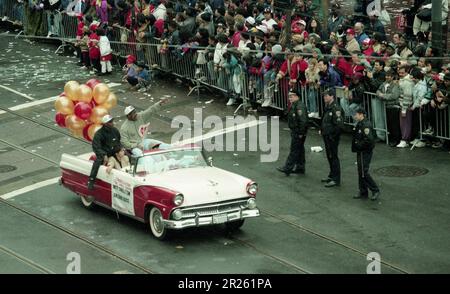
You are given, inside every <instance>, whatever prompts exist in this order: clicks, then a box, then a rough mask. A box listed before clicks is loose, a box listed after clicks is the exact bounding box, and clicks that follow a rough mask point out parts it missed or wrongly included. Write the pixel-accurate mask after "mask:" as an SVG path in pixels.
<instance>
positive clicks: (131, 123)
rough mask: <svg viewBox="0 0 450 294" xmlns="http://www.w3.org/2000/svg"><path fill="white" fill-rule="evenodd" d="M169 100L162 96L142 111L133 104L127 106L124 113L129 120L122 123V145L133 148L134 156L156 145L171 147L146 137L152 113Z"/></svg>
mask: <svg viewBox="0 0 450 294" xmlns="http://www.w3.org/2000/svg"><path fill="white" fill-rule="evenodd" d="M167 100H168V99H167V98H162V99H161V100H160V101H158V102H157V103H155V104H154V105H151V106H150V107H149V108H147V109H146V110H144V111H141V112H137V111H136V109H135V108H134V107H133V106H131V105H130V106H127V107H126V108H125V111H124V114H125V115H126V116H127V120H125V122H124V123H123V124H122V126H121V128H120V133H121V135H122V145H123V146H124V147H125V148H126V149H131V153H132V154H133V156H136V157H139V156H142V154H143V153H142V151H145V150H150V149H152V148H156V147H158V148H160V149H166V148H169V147H170V145H169V144H164V143H162V142H161V141H158V140H153V139H147V138H146V137H147V132H148V126H149V124H150V123H149V121H150V117H151V114H152V113H155V112H157V111H158V110H160V108H161V105H163V104H164V103H166V102H167Z"/></svg>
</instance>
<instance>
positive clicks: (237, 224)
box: [225, 219, 245, 232]
mask: <svg viewBox="0 0 450 294" xmlns="http://www.w3.org/2000/svg"><path fill="white" fill-rule="evenodd" d="M244 221H245V219H240V220H238V221H234V222H229V223H225V229H226V230H227V231H228V232H234V231H237V230H239V229H240V228H241V227H242V226H243V225H244Z"/></svg>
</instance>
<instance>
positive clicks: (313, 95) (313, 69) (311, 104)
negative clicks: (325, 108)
mask: <svg viewBox="0 0 450 294" xmlns="http://www.w3.org/2000/svg"><path fill="white" fill-rule="evenodd" d="M319 72H320V69H319V66H318V62H317V59H315V58H311V59H310V60H309V66H308V68H307V69H306V71H305V76H306V84H307V85H308V100H307V109H308V113H309V114H308V116H309V117H312V118H319V110H318V108H317V100H316V99H317V97H318V95H317V94H318V90H319V87H320V75H319Z"/></svg>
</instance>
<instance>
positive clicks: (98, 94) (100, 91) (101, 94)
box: [92, 83, 109, 104]
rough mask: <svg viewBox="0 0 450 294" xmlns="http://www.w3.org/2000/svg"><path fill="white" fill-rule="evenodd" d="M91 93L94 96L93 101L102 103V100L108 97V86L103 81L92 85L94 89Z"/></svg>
mask: <svg viewBox="0 0 450 294" xmlns="http://www.w3.org/2000/svg"><path fill="white" fill-rule="evenodd" d="M92 94H93V96H94V100H95V103H97V104H103V102H105V101H106V99H108V96H109V87H108V86H107V85H106V84H104V83H100V84H97V85H96V86H95V87H94V91H93V93H92Z"/></svg>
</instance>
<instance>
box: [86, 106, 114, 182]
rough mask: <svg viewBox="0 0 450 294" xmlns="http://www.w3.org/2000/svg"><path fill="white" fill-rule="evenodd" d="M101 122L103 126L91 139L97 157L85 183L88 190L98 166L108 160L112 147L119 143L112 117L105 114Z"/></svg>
mask: <svg viewBox="0 0 450 294" xmlns="http://www.w3.org/2000/svg"><path fill="white" fill-rule="evenodd" d="M102 123H103V127H102V128H101V129H100V130H98V131H97V132H96V133H95V135H94V139H93V140H92V150H93V151H94V153H95V156H96V157H97V158H96V159H95V161H94V164H93V165H92V169H91V174H90V176H89V181H88V184H87V187H88V189H89V190H93V189H94V183H95V179H96V178H97V173H98V169H99V168H100V166H101V165H102V164H105V163H107V162H108V158H109V157H110V156H113V155H114V148H115V147H116V146H117V145H120V132H119V130H118V129H117V128H115V127H114V122H113V117H112V116H111V115H109V114H107V115H105V116H104V117H103V119H102Z"/></svg>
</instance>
